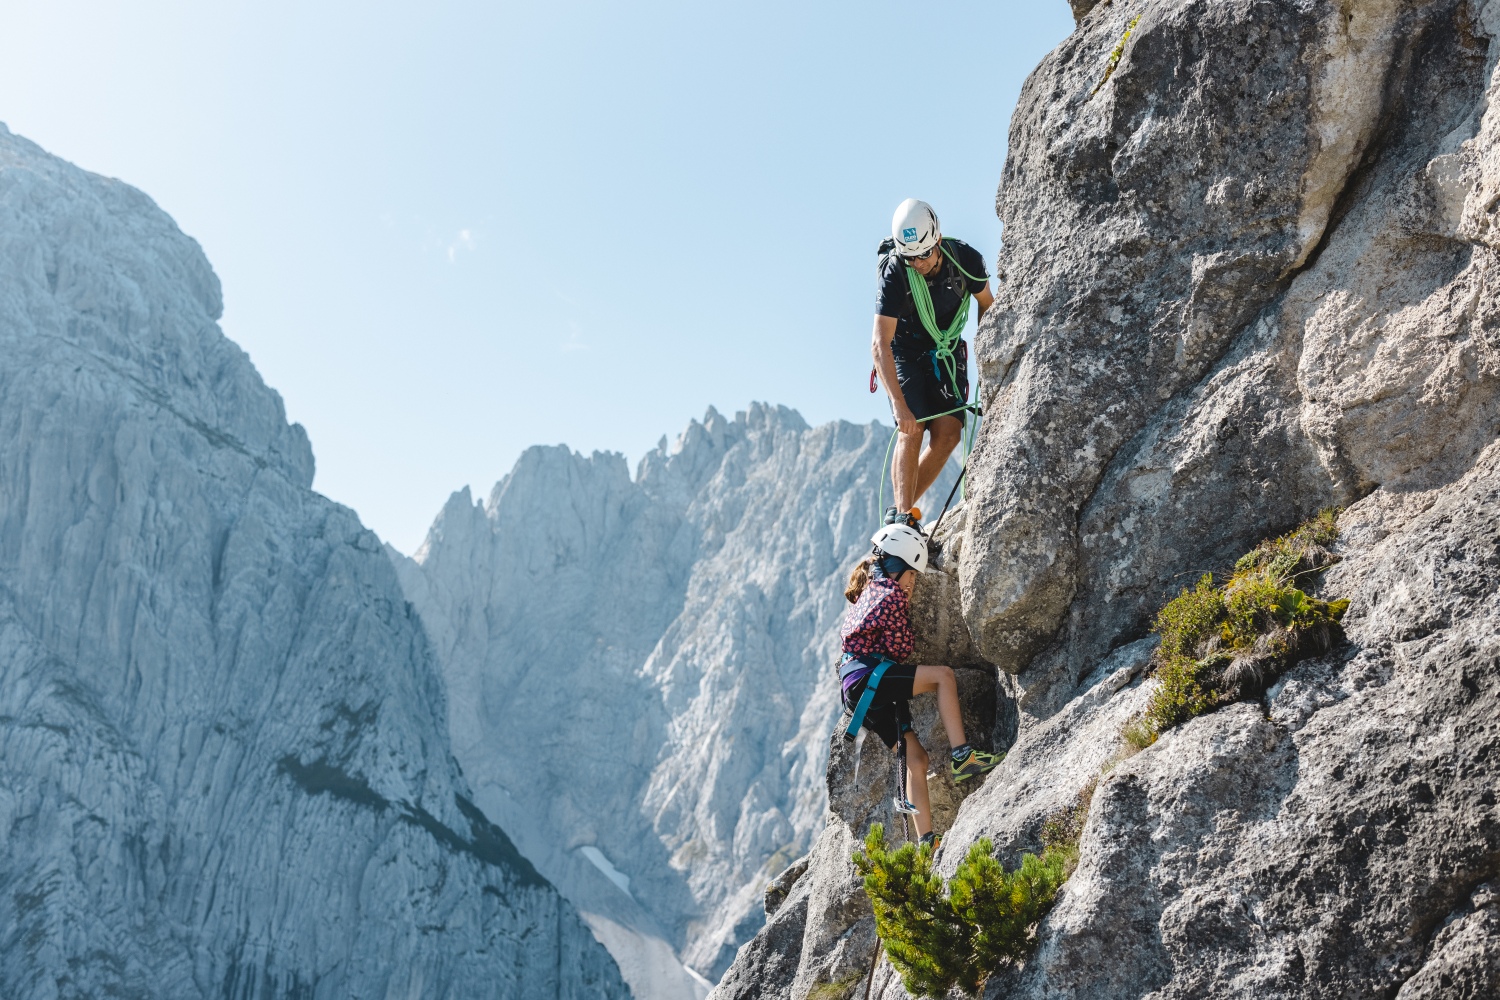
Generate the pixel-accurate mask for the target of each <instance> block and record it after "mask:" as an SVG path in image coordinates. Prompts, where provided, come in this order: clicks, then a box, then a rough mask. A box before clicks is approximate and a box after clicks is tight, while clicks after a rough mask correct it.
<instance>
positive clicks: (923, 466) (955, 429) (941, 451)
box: [912, 415, 964, 503]
mask: <svg viewBox="0 0 1500 1000" xmlns="http://www.w3.org/2000/svg"><path fill="white" fill-rule="evenodd" d="M927 427H928V430H929V432H930V433H929V435H928V438H927V448H926V449H925V450H924V451H923V452H922V457H921V459H920V460H919V461H918V462H917V482H916V489H915V491H914V493H915V495H914V496H913V498H912V503H916V502H917V501H919V500H921V499H922V495H923V494H924V493H926V492H927V490H928V489H929V488H930V487H931V486H932V484H933V483H935V482H937V477H938V474H939V473H940V472H942V471H943V466H944V465H945V464H947V462H948V456H950V455H952V454H953V449H954V448H957V447H958V444H959V442H960V441H962V440H963V437H964V422H963V421H962V420H960V419H959V418H958V417H955V416H952V415H950V416H946V417H938V418H937V419H936V420H934V421H932V422H931V423H929V424H928V425H927Z"/></svg>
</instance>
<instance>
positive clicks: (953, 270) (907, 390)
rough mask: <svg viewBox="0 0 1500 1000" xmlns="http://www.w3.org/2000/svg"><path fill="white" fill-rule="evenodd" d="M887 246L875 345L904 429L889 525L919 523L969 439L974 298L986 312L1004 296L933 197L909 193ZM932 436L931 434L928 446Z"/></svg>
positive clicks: (894, 474)
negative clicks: (927, 496)
mask: <svg viewBox="0 0 1500 1000" xmlns="http://www.w3.org/2000/svg"><path fill="white" fill-rule="evenodd" d="M881 249H882V250H884V251H886V252H885V255H884V256H883V257H882V258H881V260H880V272H879V273H880V279H879V288H880V298H879V302H878V305H877V307H876V310H875V334H874V338H873V343H872V345H871V353H873V354H874V356H875V374H876V375H877V376H878V377H879V379H880V384H881V385H882V386H884V387H885V392H886V395H887V396H889V397H890V400H891V412H892V414H893V415H894V416H895V418H896V431H897V433H896V448H895V455H894V458H893V460H892V462H891V485H892V486H893V487H894V490H895V501H896V502H895V505H894V506H892V507H889V508H887V509H886V512H885V523H886V524H896V523H902V524H910V525H912V526H913V527H917V526H918V524H917V515H916V514H914V513H913V510H914V508H915V507H916V503H917V501H918V500H920V499H921V497H922V494H924V493H926V492H927V488H928V487H929V486H931V485H932V484H933V482H934V481H935V480H936V479H937V477H938V473H939V472H940V471H941V470H942V468H943V463H944V462H946V461H948V456H949V455H951V454H952V453H953V449H954V448H955V447H957V446H958V443H959V441H960V440H962V438H963V431H964V418H965V416H966V407H967V402H968V395H969V352H968V348H967V346H966V345H965V344H964V342H963V340H962V339H961V336H962V333H963V326H964V320H966V319H967V317H968V312H969V309H968V300H969V297H970V296H973V298H974V301H976V302H978V303H979V315H980V316H983V315H984V313H985V311H986V310H987V309H989V307H990V306H991V305H993V304H994V302H995V297H994V295H992V294H991V293H990V285H989V275H988V274H987V273H986V272H985V269H984V257H983V255H981V254H980V253H979V251H977V250H975V249H974V248H973V247H971V246H969V245H968V244H967V243H963V242H961V241H959V240H955V239H944V238H943V235H942V231H941V230H940V229H939V227H938V219H937V214H936V213H935V212H933V210H932V206H931V205H928V204H927V203H926V202H925V201H918V200H917V199H915V198H908V199H906V200H905V201H903V202H902V203H901V204H900V205H899V206H897V208H896V214H895V216H894V217H893V218H892V219H891V239H890V240H887V241H886V242H885V243H882V244H881ZM872 391H873V386H872ZM923 435H927V436H928V437H929V440H928V443H927V447H926V449H925V450H924V449H923V448H922V437H923Z"/></svg>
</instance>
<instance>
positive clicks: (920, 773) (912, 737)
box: [906, 732, 932, 837]
mask: <svg viewBox="0 0 1500 1000" xmlns="http://www.w3.org/2000/svg"><path fill="white" fill-rule="evenodd" d="M906 794H907V795H908V796H909V797H910V798H911V804H912V805H914V806H916V807H917V836H918V837H925V836H926V835H927V834H928V833H930V832H931V831H932V798H931V796H929V795H928V794H927V751H926V750H924V749H923V748H922V744H921V743H920V742H919V741H918V740H917V734H916V733H913V732H908V733H907V734H906Z"/></svg>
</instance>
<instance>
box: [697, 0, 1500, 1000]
mask: <svg viewBox="0 0 1500 1000" xmlns="http://www.w3.org/2000/svg"><path fill="white" fill-rule="evenodd" d="M1073 6H1074V9H1075V11H1077V12H1078V13H1079V17H1080V21H1079V26H1078V29H1077V31H1075V33H1074V34H1073V35H1072V36H1071V37H1070V38H1069V39H1067V40H1066V41H1065V42H1064V43H1063V44H1062V45H1061V46H1059V48H1058V49H1057V50H1056V51H1055V52H1053V53H1052V54H1051V55H1050V56H1049V57H1048V58H1047V59H1045V60H1044V61H1043V62H1042V64H1041V66H1039V67H1038V68H1037V70H1036V71H1035V72H1034V73H1033V74H1032V76H1031V78H1030V80H1029V81H1028V83H1027V85H1026V86H1025V88H1024V89H1023V92H1022V96H1021V100H1020V105H1019V107H1018V108H1017V110H1016V112H1015V115H1014V118H1013V119H1012V129H1011V138H1010V146H1009V153H1008V160H1007V163H1006V165H1005V168H1004V172H1003V181H1002V185H1001V190H1000V195H999V201H998V208H999V212H1000V216H1001V219H1002V220H1003V221H1004V223H1005V248H1004V250H1003V251H1002V252H1001V254H1000V256H999V261H998V264H999V266H998V268H997V273H1000V274H1003V275H1004V279H1003V281H1002V283H1001V291H1000V294H999V296H998V299H997V306H996V308H995V309H994V310H992V311H991V312H990V313H989V314H987V315H986V316H985V318H984V322H983V324H982V327H981V331H980V335H979V337H978V345H977V350H976V355H977V357H978V360H979V364H980V368H981V372H982V376H983V377H982V379H981V383H980V385H981V390H980V391H981V394H982V396H983V398H984V399H985V400H986V403H987V414H988V417H987V421H986V424H985V427H984V430H983V432H982V434H981V439H980V443H979V448H978V451H977V453H976V458H975V462H974V467H973V468H974V473H973V482H972V484H971V487H972V488H971V492H970V498H969V503H968V504H967V505H966V507H965V510H964V511H963V512H962V515H961V517H960V519H959V521H958V523H956V525H955V530H956V532H957V535H958V537H955V538H952V539H947V540H945V541H944V549H945V553H952V554H953V558H952V560H951V561H950V562H949V565H948V566H947V570H948V571H949V572H950V573H952V574H953V576H954V579H953V580H952V581H951V582H949V583H947V584H944V585H943V587H942V588H941V600H940V601H939V603H938V604H937V605H936V606H934V607H931V608H928V609H927V610H926V611H924V612H923V615H924V616H925V617H924V618H923V621H924V623H925V627H926V628H927V630H928V632H929V635H927V636H925V637H924V641H925V642H926V643H928V645H929V646H930V647H932V648H938V649H947V650H953V651H959V652H961V651H962V650H964V649H966V648H968V646H967V644H968V643H973V644H974V645H975V646H976V647H977V651H978V657H979V658H980V659H981V660H983V659H988V660H989V661H991V662H993V663H994V664H996V666H997V667H999V668H1000V671H1001V673H1000V678H1001V681H1002V685H1003V688H1004V690H1005V692H1006V693H1007V694H1009V695H1010V696H1012V697H1013V698H1014V699H1015V700H1014V705H1015V712H1016V720H1017V722H1016V730H1015V744H1014V746H1013V747H1012V748H1011V753H1010V756H1009V758H1008V759H1007V760H1006V762H1005V763H1004V764H1003V765H1002V766H1001V767H1000V768H999V769H997V770H996V771H995V772H994V773H993V774H991V775H990V776H989V777H988V778H987V779H986V780H985V782H984V784H983V786H982V787H980V788H979V789H978V790H976V791H972V792H970V793H969V794H968V797H967V798H966V799H965V800H964V801H963V802H962V804H961V805H960V806H959V808H958V810H957V814H956V816H955V818H954V819H953V821H952V825H951V828H950V829H949V830H948V833H947V839H946V841H945V845H944V848H943V854H942V857H941V860H940V865H939V866H940V868H941V869H942V870H943V871H944V872H945V873H949V874H951V873H952V871H953V869H954V867H955V865H956V863H957V861H958V859H959V858H961V857H962V855H963V853H964V852H965V851H966V850H967V849H968V847H969V846H970V845H971V844H972V843H973V842H975V841H976V840H977V839H978V838H979V837H981V836H984V837H989V838H991V840H992V841H993V842H994V843H995V844H996V846H997V848H998V849H999V851H1000V853H1001V856H1002V857H1003V858H1004V859H1005V860H1006V861H1007V862H1014V861H1015V859H1016V858H1017V856H1018V855H1019V853H1020V852H1022V851H1025V850H1036V849H1038V847H1039V846H1040V828H1041V825H1042V823H1043V821H1044V819H1045V818H1046V817H1047V816H1048V815H1049V814H1050V813H1052V812H1054V811H1056V810H1057V809H1059V808H1062V807H1064V806H1066V805H1067V804H1069V803H1070V802H1073V801H1076V797H1077V795H1078V793H1079V792H1080V791H1081V790H1084V789H1086V788H1087V787H1089V786H1090V785H1091V784H1092V783H1094V782H1095V781H1097V782H1098V785H1097V791H1096V792H1095V793H1094V795H1093V797H1092V800H1091V801H1092V805H1091V809H1090V811H1089V816H1088V820H1087V823H1086V825H1085V828H1084V831H1083V837H1082V844H1081V858H1080V862H1079V867H1078V870H1077V872H1076V873H1075V874H1074V875H1073V877H1072V879H1071V880H1070V881H1069V882H1068V883H1067V884H1066V885H1065V886H1064V888H1063V890H1062V893H1061V895H1060V896H1059V899H1058V902H1057V905H1056V907H1055V908H1054V909H1053V910H1052V912H1051V914H1050V915H1049V916H1048V917H1047V919H1046V920H1044V921H1043V922H1042V924H1041V926H1040V928H1039V930H1038V939H1037V948H1036V951H1035V954H1034V956H1033V957H1032V958H1031V959H1030V960H1029V961H1027V962H1026V963H1025V964H1024V965H1023V966H1021V967H1018V968H1011V969H1006V970H1002V971H1001V972H1000V973H998V974H996V975H995V976H993V977H992V978H991V979H990V981H989V983H988V984H987V987H986V993H985V995H986V996H987V997H989V998H991V1000H998V998H1036V1000H1041V998H1044V997H1045V998H1049V1000H1051V998H1080V1000H1081V998H1136V997H1151V998H1153V1000H1165V998H1183V1000H1187V998H1201V997H1257V998H1260V997H1288V998H1291V997H1295V998H1303V997H1308V998H1313V997H1317V998H1322V997H1330V998H1331V997H1339V998H1366V997H1368V998H1372V1000H1373V998H1378V997H1396V998H1400V1000H1410V998H1415V997H1439V996H1441V997H1466V998H1467V997H1472V998H1478V997H1490V996H1496V995H1500V940H1497V936H1496V935H1497V926H1500V924H1497V918H1496V912H1497V911H1496V906H1497V903H1496V892H1495V879H1496V877H1497V875H1500V804H1497V802H1496V794H1497V793H1496V789H1497V787H1500V721H1497V720H1500V640H1497V638H1496V637H1497V635H1500V601H1497V589H1500V444H1497V443H1496V435H1497V431H1500V413H1497V409H1496V408H1497V400H1500V368H1497V366H1496V358H1497V357H1500V355H1497V353H1496V351H1497V348H1500V336H1497V333H1496V329H1497V326H1500V308H1497V305H1496V303H1497V301H1500V298H1497V295H1500V293H1497V289H1500V282H1497V278H1496V275H1497V273H1500V272H1497V257H1496V250H1497V248H1500V244H1497V243H1496V241H1495V235H1494V234H1495V231H1496V214H1495V213H1496V204H1497V197H1496V193H1497V191H1500V182H1497V175H1496V166H1495V162H1494V161H1495V143H1496V140H1497V138H1500V108H1497V107H1496V104H1495V101H1494V98H1495V97H1496V96H1500V81H1497V78H1496V75H1495V73H1496V62H1497V57H1500V45H1497V44H1496V42H1497V38H1500V4H1497V3H1485V2H1478V0H1476V2H1456V0H1453V2H1413V3H1395V2H1393V0H1369V2H1359V0H1356V2H1352V3H1343V4H1315V3H1301V2H1290V0H1289V2H1274V3H1273V2H1234V0H1112V2H1108V3H1099V4H1088V3H1075V4H1074V5H1073ZM1137 18H1138V19H1139V20H1138V21H1137ZM1132 23H1134V24H1135V27H1134V29H1133V30H1132V32H1131V35H1130V39H1129V40H1128V42H1126V43H1125V44H1124V45H1123V46H1121V45H1120V42H1121V39H1122V38H1123V37H1124V35H1125V32H1126V30H1127V28H1129V27H1130V26H1131V24H1132ZM1117 48H1118V50H1119V52H1120V58H1119V62H1118V65H1117V66H1116V67H1115V68H1114V70H1113V72H1112V73H1108V70H1109V68H1110V62H1111V53H1112V52H1114V51H1115V50H1116V49H1117ZM1106 76H1107V79H1106ZM997 169H998V165H997ZM1334 504H1338V505H1342V506H1344V507H1345V508H1346V509H1345V510H1344V512H1343V514H1342V516H1341V518H1340V526H1341V528H1342V538H1341V540H1340V542H1339V543H1338V545H1337V546H1336V552H1337V554H1338V556H1339V557H1340V558H1341V560H1342V561H1341V562H1340V563H1339V564H1338V565H1336V566H1334V567H1333V569H1332V570H1331V571H1329V572H1328V574H1327V575H1326V577H1325V579H1324V580H1323V582H1322V584H1321V586H1322V589H1323V591H1324V592H1326V593H1327V594H1329V595H1331V596H1342V597H1347V598H1349V599H1350V600H1351V601H1352V604H1351V607H1350V610H1349V612H1348V615H1347V617H1346V619H1345V624H1346V627H1347V628H1346V630H1347V639H1348V641H1347V642H1346V643H1345V644H1343V645H1342V646H1340V647H1339V648H1337V649H1335V650H1334V651H1333V652H1332V653H1331V654H1329V655H1327V656H1324V657H1321V658H1318V659H1313V660H1306V661H1303V662H1302V663H1300V664H1298V665H1297V666H1296V667H1294V668H1293V669H1291V670H1290V671H1289V672H1288V673H1287V674H1286V675H1285V676H1284V677H1283V678H1281V679H1280V680H1279V681H1278V682H1277V683H1276V684H1275V685H1274V686H1273V687H1272V688H1271V689H1270V691H1269V692H1267V694H1266V695H1265V697H1264V698H1262V699H1258V700H1255V701H1250V702H1244V703H1239V704H1234V705H1229V706H1226V707H1224V708H1222V709H1220V710H1219V711H1216V712H1213V713H1211V714H1209V715H1205V716H1202V717H1200V718H1198V719H1195V720H1193V721H1191V722H1189V723H1188V724H1186V725H1184V726H1182V727H1180V728H1179V729H1176V730H1173V731H1171V732H1169V733H1167V734H1166V735H1165V736H1164V737H1163V738H1162V739H1161V740H1160V741H1159V742H1158V743H1156V744H1155V745H1154V746H1152V747H1150V748H1149V749H1147V750H1145V751H1144V752H1142V753H1139V754H1138V755H1135V756H1132V757H1128V758H1126V759H1118V758H1119V757H1120V756H1121V751H1122V750H1123V749H1124V744H1123V742H1122V740H1121V739H1120V735H1119V734H1120V729H1121V727H1122V725H1123V724H1124V723H1125V722H1126V721H1127V720H1129V719H1130V718H1131V717H1132V716H1134V715H1135V714H1137V713H1139V712H1140V711H1141V709H1142V708H1143V707H1144V706H1145V704H1146V701H1147V699H1148V698H1149V697H1150V694H1151V692H1152V690H1153V688H1154V686H1155V684H1156V681H1155V680H1154V679H1152V678H1151V677H1150V676H1148V673H1147V661H1148V660H1149V654H1150V648H1151V641H1152V640H1151V639H1150V638H1149V636H1148V630H1149V626H1150V622H1151V617H1152V615H1153V614H1154V612H1155V610H1156V609H1157V608H1158V607H1160V606H1161V604H1162V603H1164V601H1165V600H1166V599H1168V598H1169V597H1170V596H1172V594H1174V593H1175V592H1176V590H1177V589H1178V588H1180V587H1182V586H1183V585H1185V584H1188V583H1191V582H1192V581H1193V580H1195V579H1196V578H1197V577H1198V576H1199V575H1201V574H1203V573H1205V572H1210V571H1212V572H1216V573H1220V574H1223V573H1224V572H1226V571H1227V570H1228V569H1230V567H1232V565H1233V561H1234V559H1235V558H1236V557H1237V556H1238V555H1240V554H1241V553H1243V552H1245V551H1246V550H1248V549H1249V548H1250V547H1252V546H1253V545H1254V544H1255V543H1256V542H1257V541H1258V540H1260V539H1262V538H1264V537H1267V536H1269V535H1273V534H1277V533H1279V532H1282V531H1284V530H1287V529H1289V528H1291V527H1293V526H1294V525H1296V524H1297V523H1298V522H1299V521H1301V520H1303V519H1305V518H1306V517H1308V516H1310V515H1311V514H1313V513H1314V512H1315V511H1316V510H1318V509H1319V508H1321V507H1324V506H1329V505H1334ZM955 586H956V587H957V589H958V593H957V594H956V595H955V594H954V593H953V588H954V587H955ZM935 593H936V591H935ZM955 606H956V607H957V608H958V610H957V611H955V610H954V609H955ZM955 621H957V624H955ZM956 632H966V633H967V634H966V635H963V634H955V633H956ZM971 697H973V695H971ZM1001 704H1005V702H1004V700H1003V699H1002V701H1001ZM1002 735H1003V734H1002ZM865 752H867V753H868V745H867V746H866V748H865ZM829 774H830V787H831V788H833V787H834V786H835V785H843V784H848V783H850V782H852V778H849V777H848V776H847V775H848V769H847V767H843V766H842V765H841V763H840V760H839V757H838V755H837V754H835V758H834V760H833V762H832V763H831V765H830V771H829ZM860 780H861V781H863V780H864V779H863V778H861V779H860ZM847 794H848V795H850V796H856V797H857V796H860V795H864V794H867V790H866V789H863V788H856V789H853V790H850V791H849V792H847ZM831 801H832V802H833V803H834V806H835V808H833V809H832V810H831V811H830V814H829V817H828V822H827V826H826V828H825V829H824V831H823V832H822V834H821V835H820V838H819V840H818V841H817V842H816V844H815V846H814V848H813V850H812V851H811V853H810V856H809V859H808V862H807V863H806V864H805V865H803V864H802V862H800V861H799V862H798V863H797V864H796V865H794V866H793V867H792V868H791V872H792V873H797V871H798V868H801V872H800V874H797V877H796V878H795V879H793V878H790V876H789V877H788V879H787V882H788V886H787V891H786V893H785V897H784V899H781V900H780V901H779V903H778V905H777V906H776V907H775V912H774V913H773V914H772V916H771V917H770V919H769V922H768V925H767V927H766V929H765V930H764V931H763V932H762V934H760V935H759V936H757V938H756V939H755V940H754V941H752V942H751V943H750V944H749V945H747V946H746V947H745V948H744V949H743V950H742V951H741V952H740V954H739V957H738V959H737V960H736V962H735V963H734V965H733V966H732V967H731V969H730V970H729V972H728V973H727V974H726V976H725V977H724V979H723V981H722V982H721V984H720V985H719V987H718V988H717V990H716V992H715V994H714V997H715V998H720V1000H729V998H731V997H733V998H741V997H743V998H749V997H756V998H771V997H775V998H787V1000H794V998H795V1000H801V998H802V997H804V996H806V995H807V993H808V990H809V989H811V988H815V987H818V986H828V987H829V988H828V989H827V990H826V991H825V992H824V993H823V994H821V995H825V996H828V997H834V996H845V997H847V996H864V995H865V992H864V991H865V990H867V989H868V990H870V994H871V995H873V996H879V997H882V998H885V1000H898V998H902V997H905V993H904V992H903V990H902V988H901V985H900V982H899V979H898V977H897V976H896V975H895V973H894V970H893V969H892V968H891V966H890V965H889V963H886V962H884V961H881V962H878V963H876V962H875V961H874V959H875V955H874V948H873V943H874V938H873V932H872V931H873V920H872V918H871V917H870V915H869V909H868V903H867V902H865V901H863V900H862V899H861V892H860V890H859V886H858V884H857V881H855V880H854V877H853V869H852V867H851V866H850V865H849V863H848V853H849V850H850V849H851V847H852V845H853V844H855V843H856V842H857V841H858V839H859V837H861V836H862V835H863V833H864V831H865V828H866V827H867V825H868V823H869V822H870V821H871V820H872V819H875V818H880V817H879V816H877V815H876V814H875V813H874V812H872V811H870V810H868V809H867V810H864V811H861V810H858V809H854V810H850V809H843V808H840V807H839V803H840V802H841V801H842V800H841V799H840V797H839V793H837V792H835V793H834V794H833V798H832V800H831ZM872 801H874V800H872ZM872 808H873V807H872ZM856 974H859V975H858V976H857V975H856Z"/></svg>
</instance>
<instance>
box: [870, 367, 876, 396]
mask: <svg viewBox="0 0 1500 1000" xmlns="http://www.w3.org/2000/svg"><path fill="white" fill-rule="evenodd" d="M870 391H871V392H874V391H875V369H874V368H871V369H870Z"/></svg>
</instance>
